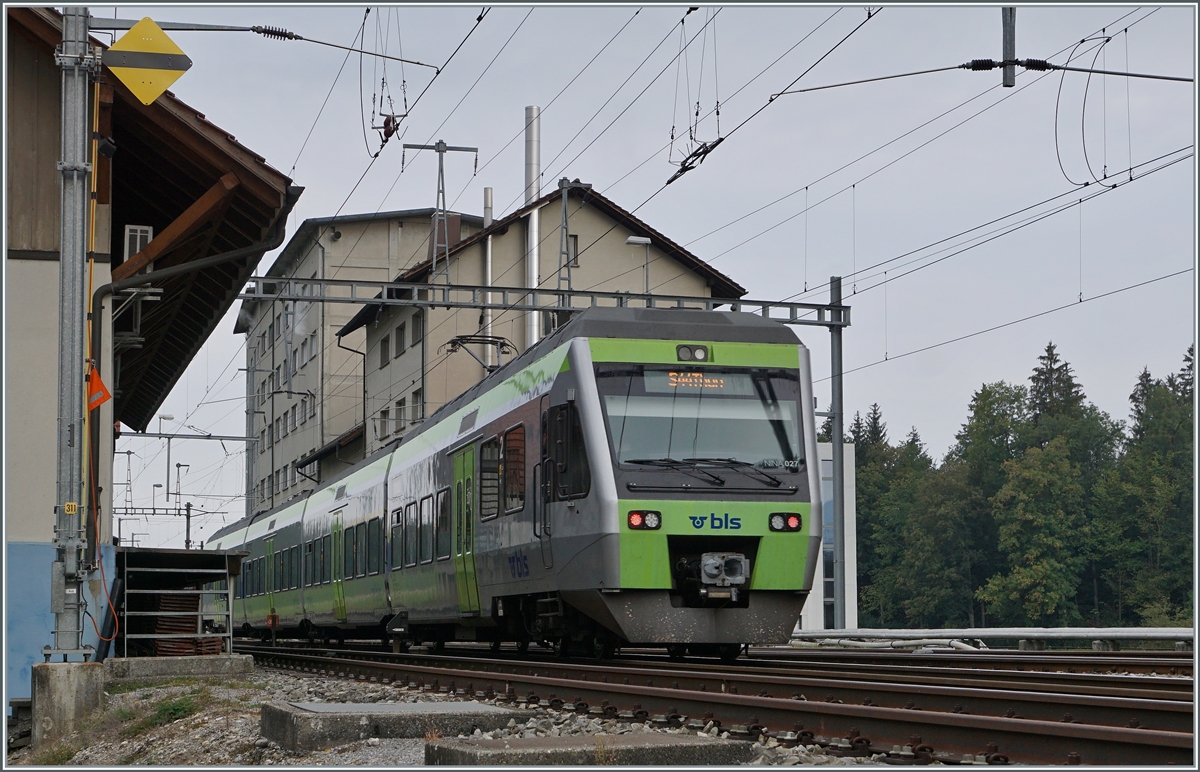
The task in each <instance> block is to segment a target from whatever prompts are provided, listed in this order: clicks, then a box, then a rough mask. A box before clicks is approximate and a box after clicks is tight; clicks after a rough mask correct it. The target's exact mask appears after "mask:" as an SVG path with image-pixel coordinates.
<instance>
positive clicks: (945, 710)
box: [236, 644, 1194, 764]
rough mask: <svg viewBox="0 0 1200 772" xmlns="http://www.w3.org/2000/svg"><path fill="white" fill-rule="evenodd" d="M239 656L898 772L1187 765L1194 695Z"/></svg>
mask: <svg viewBox="0 0 1200 772" xmlns="http://www.w3.org/2000/svg"><path fill="white" fill-rule="evenodd" d="M236 650H237V651H239V652H243V653H249V654H252V655H253V656H254V657H255V660H256V661H257V662H258V663H259V664H261V665H263V666H266V667H278V668H285V669H289V670H298V671H301V672H313V673H321V674H325V675H330V674H332V675H338V676H345V677H350V678H358V679H369V678H374V679H376V680H379V681H385V680H386V681H387V682H389V683H404V684H407V685H409V686H410V687H414V688H428V689H432V690H438V691H444V692H454V693H457V694H459V695H460V696H463V697H464V698H472V697H476V698H478V697H488V696H496V697H499V698H500V699H501V700H502V701H509V702H517V701H520V700H525V699H528V698H529V697H530V695H532V697H533V701H534V702H537V703H541V704H542V705H543V706H554V705H556V704H558V703H565V704H567V705H570V704H572V703H578V702H583V703H587V704H588V706H590V707H588V708H587V709H588V710H590V711H591V712H597V711H599V712H601V713H602V714H612V715H614V716H615V715H616V714H617V713H618V712H620V711H625V712H626V713H627V714H628V715H629V716H633V715H636V713H635V712H636V711H644V712H645V713H647V714H649V716H650V717H651V718H653V717H654V716H658V719H659V721H660V722H666V723H670V722H671V721H673V720H674V721H678V720H679V719H677V718H676V719H672V718H671V717H672V716H673V715H680V714H681V715H685V716H691V717H693V719H698V718H699V717H701V716H706V715H708V716H711V717H712V718H715V719H716V720H718V721H720V722H722V725H723V726H724V727H725V728H726V729H728V730H729V731H731V733H732V734H733V735H734V736H744V737H746V738H752V737H754V736H757V734H758V732H759V731H760V728H761V729H765V731H768V732H769V733H771V734H772V735H773V736H776V737H779V738H781V741H783V742H787V741H796V740H797V739H798V738H797V735H798V734H801V733H804V736H805V737H806V738H807V737H809V736H811V738H812V739H811V740H806V741H807V742H810V743H811V742H817V743H818V744H823V745H826V746H830V747H833V748H835V749H836V748H837V747H838V746H845V748H844V751H845V752H850V753H862V754H865V753H869V752H878V753H886V752H890V751H893V750H896V751H898V753H895V754H892V755H891V756H892V757H894V759H893V760H895V761H897V762H899V761H903V760H908V759H910V758H912V757H909V756H907V754H906V752H905V750H904V749H905V747H906V746H911V748H912V749H915V751H916V752H917V753H918V757H917V758H924V759H925V760H929V759H937V760H939V761H942V762H944V763H961V761H962V757H963V755H964V754H971V755H973V756H974V755H977V754H980V753H983V754H984V755H987V756H988V757H989V758H990V759H991V761H993V762H999V761H1003V760H1004V759H1008V760H1012V761H1017V762H1024V763H1058V764H1063V763H1068V762H1073V763H1074V762H1077V761H1081V762H1082V763H1109V764H1112V763H1117V764H1168V763H1177V764H1190V763H1191V761H1192V754H1193V746H1194V739H1193V734H1192V722H1193V712H1194V711H1193V707H1192V696H1191V688H1190V687H1191V681H1190V679H1183V678H1174V679H1167V678H1161V679H1160V678H1141V677H1128V676H1125V677H1119V676H1104V675H1094V674H1092V675H1084V674H1069V673H1068V674H1062V673H1059V674H1056V675H1059V676H1071V677H1073V678H1072V679H1066V681H1065V682H1056V681H1048V680H1047V679H1045V678H1043V674H1041V673H1038V676H1037V679H1036V680H1032V679H1030V674H1029V673H1028V672H1021V671H1004V670H996V669H986V670H968V669H966V668H965V667H961V666H960V667H956V668H951V669H950V670H951V671H952V673H953V675H948V674H946V673H945V672H941V673H939V674H938V675H937V676H933V675H931V674H930V673H929V672H926V670H927V669H926V668H924V667H914V668H909V672H908V673H907V674H905V673H900V674H896V673H888V672H875V673H873V674H871V675H872V676H873V677H872V678H864V677H859V676H861V675H862V674H863V673H864V672H865V671H855V673H854V674H853V677H848V674H847V672H846V671H839V670H838V669H837V668H836V667H834V666H832V665H831V664H830V662H829V659H828V658H825V659H824V660H823V661H824V664H825V665H826V666H827V667H826V668H825V669H824V670H819V669H815V668H812V669H810V668H808V667H802V668H800V669H799V670H797V661H796V660H794V659H792V658H790V657H784V658H778V659H776V658H759V657H757V656H756V657H754V658H751V659H750V660H748V661H746V662H739V664H737V665H733V666H730V665H717V664H715V663H705V662H676V661H667V660H664V659H661V658H660V659H658V660H656V659H654V658H652V657H639V656H623V657H621V658H618V659H616V660H613V661H609V662H604V663H600V662H597V661H594V660H591V661H580V660H563V659H557V658H551V657H537V656H535V657H532V658H531V657H529V656H528V655H522V656H520V657H509V656H496V655H495V654H493V653H491V652H488V651H486V650H485V649H483V648H481V647H465V646H464V647H453V648H452V649H449V650H447V651H446V652H435V653H429V654H422V653H418V652H410V653H405V654H392V653H390V652H383V651H380V650H378V649H375V650H374V651H371V650H345V649H340V650H328V649H289V648H284V647H278V646H277V647H270V646H248V645H244V644H238V645H237V646H236ZM454 650H457V651H456V652H455V651H454ZM452 652H453V653H452ZM757 653H758V650H756V651H755V654H757ZM856 664H858V665H863V664H870V663H856ZM894 667H899V666H894ZM934 669H939V668H934ZM940 670H941V671H945V670H947V668H940ZM897 676H904V677H897ZM1089 678H1090V679H1092V680H1091V681H1090V682H1089V681H1087V680H1083V681H1081V680H1080V679H1089ZM1164 681H1172V682H1175V688H1164V686H1165V685H1164V684H1162V683H1160V682H1164ZM1180 684H1182V685H1180ZM701 726H703V723H701ZM735 728H736V730H737V731H735ZM855 738H857V739H855ZM893 746H895V748H893ZM989 748H991V749H992V750H991V751H988V750H986V749H989Z"/></svg>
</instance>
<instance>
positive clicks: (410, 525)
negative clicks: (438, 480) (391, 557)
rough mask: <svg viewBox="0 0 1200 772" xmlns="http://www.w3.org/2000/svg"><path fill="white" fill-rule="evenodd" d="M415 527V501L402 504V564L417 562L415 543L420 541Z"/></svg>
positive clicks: (407, 564) (413, 564)
mask: <svg viewBox="0 0 1200 772" xmlns="http://www.w3.org/2000/svg"><path fill="white" fill-rule="evenodd" d="M419 536H420V534H419V533H418V529H417V502H415V501H414V502H412V503H411V504H406V505H404V565H405V566H406V567H407V566H415V565H416V564H417V545H418V544H419V543H420V538H419Z"/></svg>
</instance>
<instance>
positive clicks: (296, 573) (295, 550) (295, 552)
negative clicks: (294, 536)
mask: <svg viewBox="0 0 1200 772" xmlns="http://www.w3.org/2000/svg"><path fill="white" fill-rule="evenodd" d="M288 552H290V553H291V554H292V589H293V590H296V589H299V588H300V545H298V544H297V545H295V546H294V547H292V548H291V549H289V550H288Z"/></svg>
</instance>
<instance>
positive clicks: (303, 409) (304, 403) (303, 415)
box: [300, 397, 308, 423]
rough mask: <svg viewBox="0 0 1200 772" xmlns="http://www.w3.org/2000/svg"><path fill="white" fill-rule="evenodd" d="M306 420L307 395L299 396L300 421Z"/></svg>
mask: <svg viewBox="0 0 1200 772" xmlns="http://www.w3.org/2000/svg"><path fill="white" fill-rule="evenodd" d="M307 420H308V397H301V398H300V423H304V422H305V421H307Z"/></svg>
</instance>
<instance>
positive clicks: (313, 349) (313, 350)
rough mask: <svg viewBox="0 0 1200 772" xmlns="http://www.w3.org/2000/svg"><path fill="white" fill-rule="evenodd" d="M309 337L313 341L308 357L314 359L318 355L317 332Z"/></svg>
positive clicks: (309, 345)
mask: <svg viewBox="0 0 1200 772" xmlns="http://www.w3.org/2000/svg"><path fill="white" fill-rule="evenodd" d="M308 338H309V340H310V341H312V342H311V343H309V344H308V358H309V359H312V358H313V357H315V356H316V355H317V334H316V333H315V332H314V333H313V334H312V335H310V336H308Z"/></svg>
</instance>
